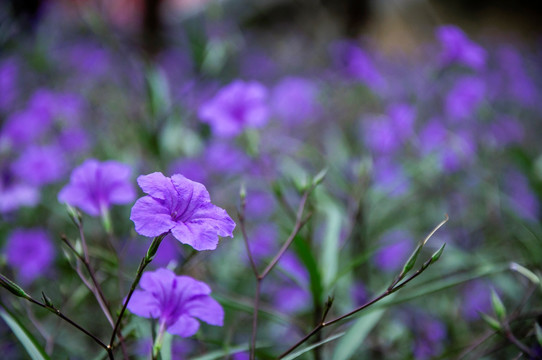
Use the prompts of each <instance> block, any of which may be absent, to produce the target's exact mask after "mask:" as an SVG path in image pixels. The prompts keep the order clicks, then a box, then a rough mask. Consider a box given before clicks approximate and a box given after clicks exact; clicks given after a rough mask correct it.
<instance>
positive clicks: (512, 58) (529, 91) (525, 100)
mask: <svg viewBox="0 0 542 360" xmlns="http://www.w3.org/2000/svg"><path fill="white" fill-rule="evenodd" d="M497 56H498V60H499V62H500V67H501V69H502V70H501V73H504V75H505V79H504V81H505V83H504V86H505V89H503V90H504V91H503V92H504V93H507V94H509V95H510V96H511V97H512V98H513V99H514V100H516V101H518V102H520V103H521V104H523V105H532V104H533V103H535V102H536V99H537V97H538V92H537V89H536V86H535V84H534V82H533V81H532V79H531V76H529V74H528V73H527V72H526V71H525V64H524V62H523V60H522V58H521V54H520V53H519V52H518V51H517V50H516V49H514V48H513V47H511V46H504V47H502V48H500V49H499V51H498V53H497Z"/></svg>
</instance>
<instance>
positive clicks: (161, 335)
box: [151, 321, 166, 360]
mask: <svg viewBox="0 0 542 360" xmlns="http://www.w3.org/2000/svg"><path fill="white" fill-rule="evenodd" d="M165 331H166V322H165V321H162V322H161V323H160V329H159V330H158V336H157V337H156V340H155V341H154V345H153V346H152V355H151V356H152V360H157V359H158V353H159V352H160V349H161V348H162V340H163V338H164V332H165Z"/></svg>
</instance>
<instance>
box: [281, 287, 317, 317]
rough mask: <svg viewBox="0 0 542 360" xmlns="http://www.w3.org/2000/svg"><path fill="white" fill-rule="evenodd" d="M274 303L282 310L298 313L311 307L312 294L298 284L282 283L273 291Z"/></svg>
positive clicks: (288, 312)
mask: <svg viewBox="0 0 542 360" xmlns="http://www.w3.org/2000/svg"><path fill="white" fill-rule="evenodd" d="M273 303H274V304H275V307H276V308H277V309H278V310H280V311H282V312H285V313H287V314H293V313H298V312H301V311H303V310H306V309H307V308H308V307H309V304H311V295H310V293H309V292H308V291H307V290H306V289H303V288H300V287H299V286H298V285H282V286H279V287H278V288H277V289H275V291H274V292H273Z"/></svg>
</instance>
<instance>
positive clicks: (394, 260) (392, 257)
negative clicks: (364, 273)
mask: <svg viewBox="0 0 542 360" xmlns="http://www.w3.org/2000/svg"><path fill="white" fill-rule="evenodd" d="M380 241H382V242H384V243H388V244H390V243H391V244H390V245H386V246H384V247H382V248H381V249H380V250H379V251H378V252H377V254H376V256H375V264H376V266H377V267H378V268H380V269H381V270H383V271H396V270H398V269H400V268H401V266H403V264H404V262H405V261H406V260H407V258H408V255H409V254H410V253H411V252H412V250H414V248H413V246H412V237H411V236H410V234H407V233H405V232H403V231H401V230H394V231H390V232H388V233H386V234H385V235H384V236H383V237H382V239H381V240H380Z"/></svg>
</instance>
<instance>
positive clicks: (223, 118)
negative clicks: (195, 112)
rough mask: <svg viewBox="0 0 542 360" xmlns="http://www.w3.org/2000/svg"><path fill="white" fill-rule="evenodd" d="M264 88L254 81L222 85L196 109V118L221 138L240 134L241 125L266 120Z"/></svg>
mask: <svg viewBox="0 0 542 360" xmlns="http://www.w3.org/2000/svg"><path fill="white" fill-rule="evenodd" d="M266 101H267V89H266V88H265V87H264V86H263V85H261V84H260V83H258V82H255V81H253V82H244V81H241V80H236V81H234V82H232V83H231V84H229V85H227V86H226V87H223V88H222V89H221V90H220V91H219V92H218V93H217V94H216V95H215V97H214V98H212V99H211V100H209V101H207V102H205V103H204V104H202V105H201V107H200V108H199V117H200V118H201V120H202V121H203V122H206V123H208V124H209V125H210V126H211V128H212V129H213V132H214V133H215V134H216V135H218V136H222V137H231V136H235V135H238V134H240V133H241V132H242V131H243V130H244V129H245V128H247V127H253V128H258V127H262V126H264V125H265V124H266V123H267V120H268V117H269V109H268V107H267V103H266Z"/></svg>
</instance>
